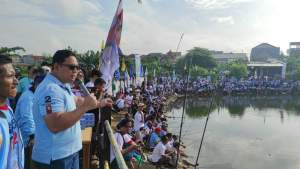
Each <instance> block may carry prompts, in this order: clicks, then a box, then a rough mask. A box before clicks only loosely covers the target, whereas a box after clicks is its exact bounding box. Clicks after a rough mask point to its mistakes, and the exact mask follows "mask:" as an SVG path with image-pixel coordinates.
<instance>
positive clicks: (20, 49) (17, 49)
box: [0, 46, 26, 56]
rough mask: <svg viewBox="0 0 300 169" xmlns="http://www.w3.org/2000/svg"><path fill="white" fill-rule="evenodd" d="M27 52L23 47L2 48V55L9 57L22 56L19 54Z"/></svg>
mask: <svg viewBox="0 0 300 169" xmlns="http://www.w3.org/2000/svg"><path fill="white" fill-rule="evenodd" d="M25 51H26V50H25V49H24V48H23V47H20V46H16V47H12V48H8V47H0V54H5V55H9V56H20V55H19V54H18V52H25Z"/></svg>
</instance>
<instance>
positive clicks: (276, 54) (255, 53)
mask: <svg viewBox="0 0 300 169" xmlns="http://www.w3.org/2000/svg"><path fill="white" fill-rule="evenodd" d="M279 58H280V47H276V46H273V45H270V44H268V43H262V44H259V45H257V46H256V47H254V48H252V50H251V55H250V61H251V62H268V60H269V59H279Z"/></svg>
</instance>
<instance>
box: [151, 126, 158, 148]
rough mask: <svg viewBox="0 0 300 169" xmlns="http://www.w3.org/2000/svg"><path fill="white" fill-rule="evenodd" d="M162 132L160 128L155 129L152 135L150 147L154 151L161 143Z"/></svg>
mask: <svg viewBox="0 0 300 169" xmlns="http://www.w3.org/2000/svg"><path fill="white" fill-rule="evenodd" d="M160 132H161V129H160V128H159V127H157V128H155V130H154V132H152V134H151V135H150V140H149V147H150V148H151V149H153V148H154V147H155V146H156V144H158V143H159V142H160V137H159V136H160Z"/></svg>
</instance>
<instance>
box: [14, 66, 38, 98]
mask: <svg viewBox="0 0 300 169" xmlns="http://www.w3.org/2000/svg"><path fill="white" fill-rule="evenodd" d="M27 70H28V76H27V77H23V78H22V79H21V80H20V82H19V84H18V86H17V93H19V94H22V93H23V92H25V91H26V90H28V89H29V87H30V86H31V84H32V82H33V79H34V78H35V76H36V75H37V74H38V69H37V68H36V67H34V66H28V68H27Z"/></svg>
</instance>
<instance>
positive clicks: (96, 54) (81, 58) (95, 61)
mask: <svg viewBox="0 0 300 169" xmlns="http://www.w3.org/2000/svg"><path fill="white" fill-rule="evenodd" d="M67 49H68V50H71V51H72V52H74V53H75V55H76V58H77V60H78V62H79V64H80V65H82V66H83V67H84V68H85V69H86V70H88V71H89V70H92V69H94V68H97V67H98V66H99V60H100V57H101V52H100V51H93V50H88V51H86V52H85V53H79V52H77V51H76V50H73V49H72V48H71V47H70V46H68V47H67Z"/></svg>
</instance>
